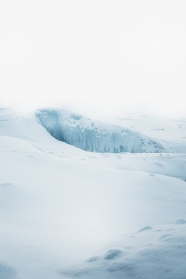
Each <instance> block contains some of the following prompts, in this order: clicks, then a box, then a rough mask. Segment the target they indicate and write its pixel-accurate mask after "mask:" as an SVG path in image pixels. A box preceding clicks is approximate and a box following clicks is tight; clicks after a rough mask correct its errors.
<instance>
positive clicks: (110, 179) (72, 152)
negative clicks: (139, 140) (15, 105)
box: [0, 109, 186, 279]
mask: <svg viewBox="0 0 186 279" xmlns="http://www.w3.org/2000/svg"><path fill="white" fill-rule="evenodd" d="M40 111H42V110H40ZM55 111H56V110H55ZM68 119H69V118H67V120H68ZM70 119H71V118H70ZM139 119H140V118H139ZM145 119H146V120H147V122H146V123H145ZM145 119H143V122H142V124H143V126H142V124H141V126H140V125H138V122H137V120H136V119H135V117H133V118H132V120H128V122H127V121H126V120H125V125H124V127H129V126H130V125H131V123H133V124H132V125H134V127H133V128H132V129H133V130H130V129H131V128H130V127H129V131H136V130H137V129H138V130H139V129H140V135H143V136H144V134H147V135H148V136H147V137H150V138H156V133H155V131H156V128H157V125H158V124H157V119H156V120H155V118H151V120H152V121H150V124H149V122H148V118H145ZM53 120H54V119H53V118H52V119H51V123H52V127H53V128H54V127H56V120H55V122H53ZM69 121H71V120H68V121H67V124H68V123H69ZM77 121H79V120H77V119H76V120H75V123H76V124H77ZM83 121H85V120H83ZM114 121H115V124H114ZM172 121H174V123H177V122H176V120H172ZM105 122H107V123H108V122H109V123H108V124H107V125H108V126H106V128H107V130H111V131H113V130H112V129H114V131H115V129H116V127H119V128H117V129H120V127H121V126H122V123H121V122H119V120H117V119H115V120H113V125H112V124H110V123H111V122H110V121H105V119H103V121H99V120H95V123H96V124H95V125H96V126H97V127H98V128H99V127H103V125H105V124H104V123H105ZM83 123H84V122H83ZM85 123H86V125H88V126H89V123H90V121H88V122H87V118H86V121H85ZM87 123H88V124H87ZM117 123H118V124H119V125H117ZM127 123H128V124H127ZM167 123H168V121H167V120H162V121H161V128H162V129H164V130H163V132H162V133H163V135H164V136H163V137H162V139H161V138H160V137H159V132H158V138H160V142H163V144H165V145H166V143H167V146H169V143H170V140H171V138H170V135H171V131H170V130H171V129H172V124H171V125H168V124H167ZM171 123H173V122H171ZM179 123H181V126H182V128H179V126H176V125H175V129H174V134H176V138H173V137H172V138H173V139H174V141H175V145H176V146H179V141H180V140H182V146H183V148H181V147H180V151H181V152H180V153H176V150H174V153H173V152H172V153H168V152H165V151H166V150H164V152H163V153H149V152H148V153H125V152H124V153H108V152H107V153H95V152H87V151H84V150H81V149H79V148H76V147H74V146H72V145H70V144H67V143H65V142H62V141H59V140H56V139H55V138H54V137H52V136H51V135H50V134H49V133H48V132H47V131H46V129H45V128H44V127H43V126H42V125H40V124H39V123H38V120H37V118H36V117H35V113H32V114H30V115H23V114H20V113H17V112H15V111H13V110H11V109H1V110H0V166H1V168H0V216H1V218H0V227H1V230H0V239H1V242H0V278H1V279H8V278H13V279H25V278H26V279H33V278H34V279H35V278H39V279H51V278H52V279H60V278H62V279H67V278H76V277H78V278H87V279H93V278H96V279H106V278H107V279H110V278H112V279H115V278H116V279H120V278H126V279H130V278H140V279H141V278H149V276H150V278H152V279H156V278H162V279H167V278H171V279H174V278H181V279H182V278H185V277H184V276H185V272H186V267H185V260H186V254H185V248H186V247H185V245H186V207H185V204H186V183H185V180H186V154H185V153H184V150H185V146H186V144H185V145H184V143H185V142H184V139H183V138H182V137H185V136H186V133H185V128H184V127H185V123H186V120H185V119H182V120H179ZM53 124H55V125H53ZM169 124H170V122H169ZM60 125H61V122H60ZM69 125H70V124H69ZM84 125H85V124H84ZM86 125H85V126H84V127H86ZM99 125H100V126H99ZM127 125H128V126H127ZM72 127H73V126H72ZM108 127H109V129H108ZM111 127H112V128H111ZM113 127H114V128H113ZM143 127H144V129H143ZM144 130H145V132H144ZM178 131H179V132H178ZM151 132H152V134H151ZM136 133H138V132H136ZM166 133H167V137H166ZM138 135H139V134H138ZM158 142H159V141H158ZM146 152H147V151H146Z"/></svg>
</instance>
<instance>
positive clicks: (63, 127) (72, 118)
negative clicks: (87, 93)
mask: <svg viewBox="0 0 186 279" xmlns="http://www.w3.org/2000/svg"><path fill="white" fill-rule="evenodd" d="M36 116H37V118H38V119H39V121H40V123H41V124H42V125H43V127H45V128H46V129H47V131H48V132H49V133H50V134H51V135H52V136H53V137H54V138H56V139H57V140H60V141H63V142H66V143H68V144H70V145H73V146H75V147H78V148H81V149H83V150H86V151H91V152H101V153H106V152H108V153H120V152H131V153H161V152H165V150H166V148H165V145H164V144H163V143H162V142H160V141H158V140H155V139H153V138H151V137H149V136H146V135H144V134H142V133H140V132H137V131H134V130H132V129H128V128H124V127H122V126H118V125H114V124H111V123H106V122H102V121H99V120H94V119H90V118H88V117H85V116H82V115H78V114H74V113H72V112H69V111H67V110H64V109H59V110H57V109H42V110H39V111H37V112H36Z"/></svg>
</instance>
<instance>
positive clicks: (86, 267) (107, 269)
mask: <svg viewBox="0 0 186 279" xmlns="http://www.w3.org/2000/svg"><path fill="white" fill-rule="evenodd" d="M148 228H149V229H148V230H147V229H144V230H143V229H141V230H140V231H139V232H137V233H134V234H132V235H129V236H126V237H123V238H121V239H120V240H119V241H118V240H117V241H116V242H115V243H113V244H112V245H111V247H109V248H107V249H104V251H102V252H101V253H100V254H98V255H96V256H94V257H92V258H90V259H88V260H87V261H86V262H85V263H83V264H82V265H80V266H76V267H74V268H70V269H68V270H62V271H59V273H60V274H61V275H62V276H66V277H67V278H89V279H95V278H96V279H121V278H126V279H133V278H140V279H142V278H143V279H149V278H151V279H157V278H161V279H170V278H172V279H174V278H179V279H184V278H185V271H186V267H185V260H186V234H185V232H186V225H185V223H181V224H180V223H179V222H177V223H176V225H163V226H156V227H154V228H151V229H150V227H148Z"/></svg>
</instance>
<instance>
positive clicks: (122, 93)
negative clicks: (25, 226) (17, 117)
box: [0, 0, 186, 114]
mask: <svg viewBox="0 0 186 279" xmlns="http://www.w3.org/2000/svg"><path fill="white" fill-rule="evenodd" d="M53 99H77V100H78V101H81V100H84V103H86V102H87V103H89V105H90V103H92V107H95V106H99V107H103V108H105V109H107V108H109V107H112V105H113V104H114V107H115V108H116V109H117V107H118V109H119V108H121V107H123V108H125V109H126V108H127V109H128V108H131V107H132V108H135V109H148V110H149V111H156V112H158V113H161V112H162V111H165V112H166V113H172V114H176V113H177V114H178V113H180V114H181V113H184V112H186V109H185V107H186V105H185V103H186V0H0V102H1V104H3V105H4V104H9V103H22V104H24V105H26V104H27V105H31V104H40V103H42V102H45V101H46V100H53Z"/></svg>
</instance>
